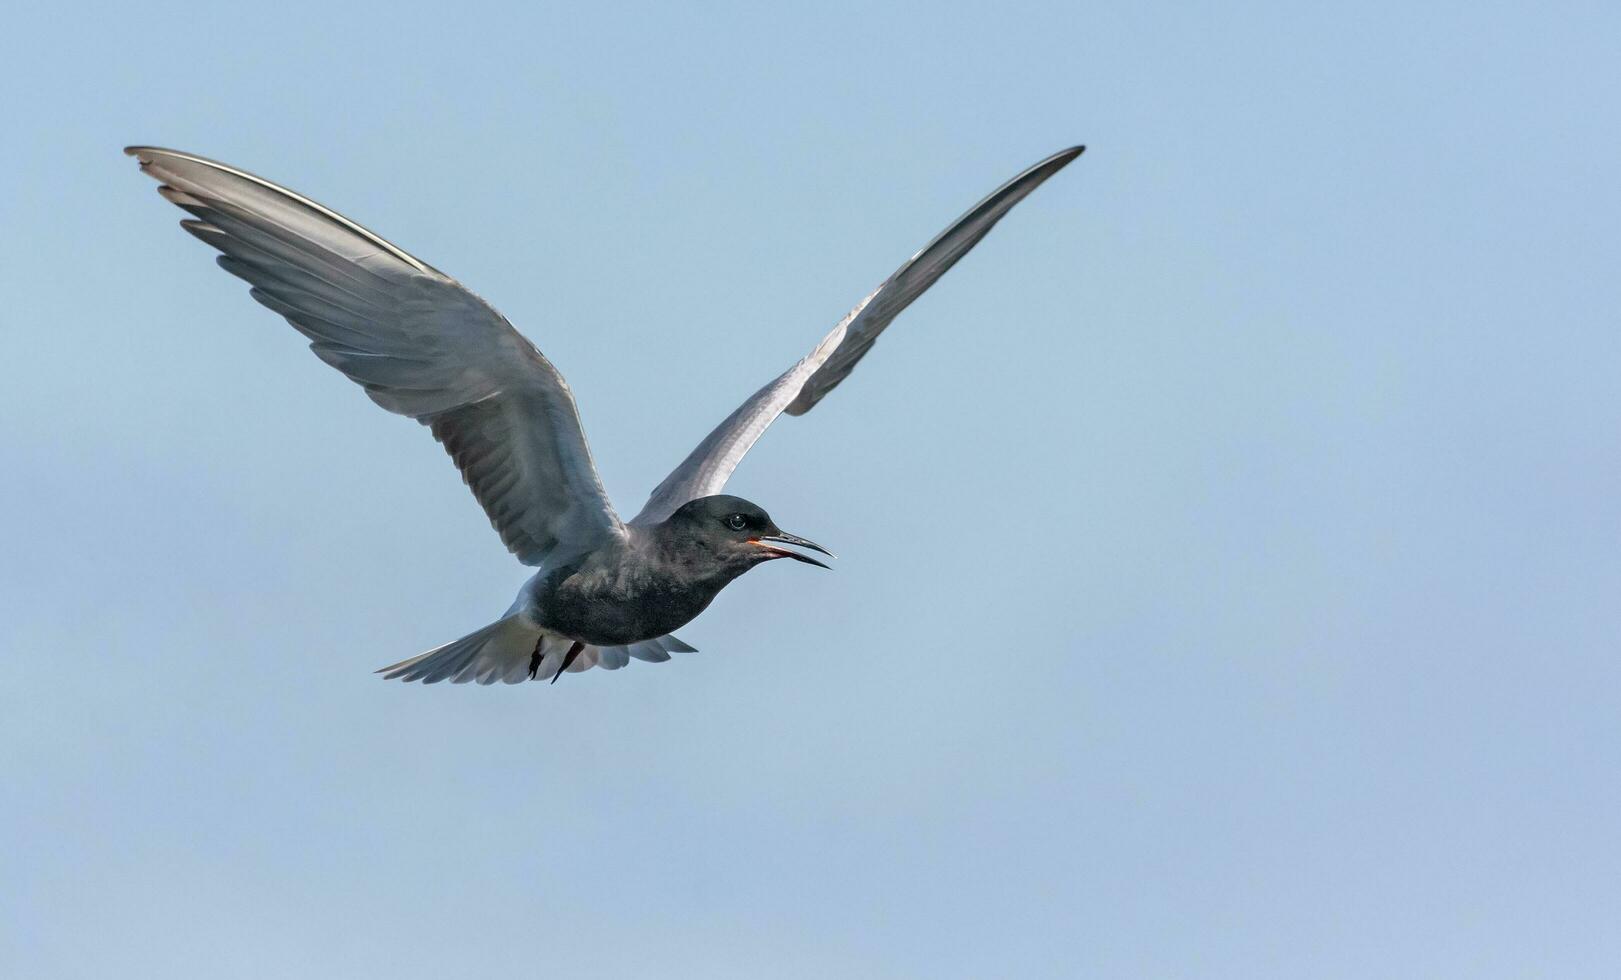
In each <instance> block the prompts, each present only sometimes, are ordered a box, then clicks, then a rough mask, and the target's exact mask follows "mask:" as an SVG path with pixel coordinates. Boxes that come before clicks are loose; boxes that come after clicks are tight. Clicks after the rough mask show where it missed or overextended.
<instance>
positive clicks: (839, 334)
mask: <svg viewBox="0 0 1621 980" xmlns="http://www.w3.org/2000/svg"><path fill="white" fill-rule="evenodd" d="M1085 149H1086V148H1085V147H1084V146H1072V147H1070V148H1069V149H1067V150H1063V151H1060V152H1058V153H1054V154H1053V155H1052V156H1050V157H1048V158H1047V159H1045V160H1043V161H1041V162H1040V163H1038V164H1036V165H1035V166H1033V167H1031V168H1030V169H1028V170H1026V171H1025V172H1024V173H1021V174H1019V175H1018V176H1017V177H1014V178H1013V179H1012V180H1010V181H1008V182H1007V183H1005V184H1003V185H1002V186H1001V187H998V188H997V189H996V190H995V191H993V192H991V194H990V196H989V197H987V198H985V199H984V200H983V201H980V202H979V203H978V204H976V205H974V206H973V207H972V208H970V209H969V211H968V213H967V214H964V215H963V216H962V217H960V218H958V219H957V220H956V221H955V222H953V223H952V225H951V227H949V228H947V229H946V230H945V231H943V232H941V233H940V235H939V236H938V237H936V238H935V239H934V241H932V242H930V243H929V244H927V245H925V246H923V249H922V251H920V252H918V253H917V254H916V255H914V256H912V257H911V258H910V259H908V260H907V261H906V264H904V265H902V266H901V267H900V268H899V269H897V270H895V274H894V275H892V276H890V277H889V278H888V279H886V280H884V282H883V284H882V285H880V286H879V287H878V288H877V289H875V290H873V291H872V293H870V294H869V295H868V296H867V298H866V299H863V300H862V301H861V302H860V303H858V304H856V308H855V309H853V310H851V311H850V312H849V314H848V315H846V316H845V318H844V319H843V320H840V321H839V323H838V325H837V326H835V327H834V328H833V331H832V332H831V333H829V334H828V335H827V336H826V337H823V338H822V342H821V343H820V344H818V345H817V346H816V349H815V350H813V351H811V352H810V354H809V355H808V356H806V357H805V358H804V359H803V360H801V361H800V362H799V363H797V364H795V365H794V366H793V367H791V368H789V369H788V370H787V371H786V372H784V373H783V374H782V375H780V376H779V377H778V378H777V379H776V380H775V381H772V382H771V383H770V384H768V385H766V386H765V387H764V388H761V389H760V390H759V391H757V392H755V393H754V395H753V396H751V397H750V398H749V400H748V401H746V402H744V403H743V404H742V405H741V406H739V407H738V409H737V411H735V412H733V413H732V414H731V415H729V416H727V418H726V421H724V422H722V423H721V424H720V425H719V426H718V427H716V429H715V431H713V432H711V433H710V434H709V435H708V437H707V438H705V439H704V441H703V442H701V443H699V444H698V448H697V449H694V450H693V451H692V453H691V455H689V456H688V457H687V458H686V459H685V460H683V461H682V462H681V465H680V466H677V467H676V468H675V471H674V472H672V473H671V474H670V475H669V476H667V477H665V478H664V482H663V483H660V484H659V485H658V487H657V489H655V490H654V491H653V494H652V496H651V497H650V498H649V499H648V501H647V506H645V507H643V508H642V511H641V513H639V514H637V515H636V516H635V517H634V518H632V519H631V523H632V524H656V523H658V522H659V521H662V520H664V519H665V518H666V517H669V516H670V515H671V514H673V513H675V511H676V510H677V509H679V508H680V507H681V505H682V504H684V503H686V502H687V501H689V500H696V499H697V498H699V497H707V496H709V495H710V494H714V493H719V492H720V490H721V488H722V487H724V486H725V485H726V480H727V478H729V477H730V476H731V475H732V471H733V470H735V469H737V464H738V463H739V462H741V461H742V459H743V456H744V454H746V453H747V452H748V451H749V448H750V447H752V446H753V445H754V442H755V440H756V439H759V438H760V435H761V434H762V433H763V432H765V430H766V429H767V428H768V427H769V426H770V425H771V423H772V422H774V421H776V419H777V416H778V415H781V414H782V413H783V412H787V413H788V414H789V415H803V414H805V413H806V412H808V411H810V410H811V408H812V407H813V406H814V405H815V404H816V403H817V402H819V401H821V400H822V396H824V395H826V394H827V393H828V392H830V391H832V390H833V389H834V388H835V387H837V386H838V384H839V382H841V381H843V380H844V379H845V378H846V377H847V376H848V375H849V374H850V372H851V371H852V370H853V369H854V368H855V366H856V362H857V361H859V360H861V358H862V356H863V355H865V354H866V353H867V350H868V348H870V347H872V345H873V342H874V341H876V340H877V339H878V335H879V334H881V333H883V331H884V328H885V327H887V326H889V323H890V321H891V320H893V319H895V317H896V316H897V315H899V314H900V312H901V311H902V310H904V309H906V307H907V306H909V305H911V302H912V301H913V300H915V299H917V298H918V297H919V296H921V295H923V292H924V290H926V289H928V288H929V287H930V286H932V285H934V283H935V281H936V280H938V279H939V278H940V277H941V276H943V275H945V274H946V270H947V269H950V268H951V267H952V266H953V265H956V264H957V260H958V259H960V258H962V257H963V256H964V255H967V254H968V250H969V249H971V248H973V247H974V246H975V245H977V244H979V240H980V239H982V238H984V237H985V236H986V234H988V233H989V232H990V230H991V228H993V227H995V225H996V223H997V222H998V221H1000V220H1001V219H1002V216H1003V215H1005V214H1007V213H1008V212H1009V211H1010V210H1012V209H1013V206H1014V205H1015V204H1018V203H1019V202H1020V201H1022V200H1024V198H1025V197H1026V196H1027V195H1029V193H1030V192H1031V191H1033V190H1035V189H1036V188H1037V187H1040V186H1041V183H1042V181H1044V180H1046V179H1047V178H1048V177H1051V176H1052V175H1053V174H1055V173H1057V172H1058V171H1060V170H1062V169H1064V167H1065V166H1066V165H1067V164H1068V163H1069V162H1070V161H1071V160H1074V159H1075V158H1076V157H1078V156H1080V155H1081V153H1082V151H1084V150H1085Z"/></svg>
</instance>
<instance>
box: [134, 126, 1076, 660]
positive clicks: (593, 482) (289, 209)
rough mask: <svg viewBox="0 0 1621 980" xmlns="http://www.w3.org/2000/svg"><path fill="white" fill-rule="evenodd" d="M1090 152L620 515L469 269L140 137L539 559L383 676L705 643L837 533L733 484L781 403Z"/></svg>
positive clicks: (222, 248) (991, 205)
mask: <svg viewBox="0 0 1621 980" xmlns="http://www.w3.org/2000/svg"><path fill="white" fill-rule="evenodd" d="M1084 150H1085V147H1084V146H1072V147H1069V148H1068V149H1064V150H1060V151H1059V152H1057V153H1054V154H1052V155H1051V156H1049V157H1047V158H1045V159H1043V160H1041V161H1040V162H1038V163H1036V164H1034V165H1033V166H1031V167H1029V168H1027V169H1026V170H1024V171H1022V172H1021V173H1019V174H1018V175H1017V176H1015V177H1014V178H1013V179H1011V180H1009V181H1008V182H1007V183H1005V184H1003V185H1002V186H1001V187H998V188H997V189H996V190H995V191H993V192H991V194H990V195H989V196H987V197H986V198H985V199H983V200H982V201H980V202H979V203H978V204H976V205H974V206H973V207H972V208H970V209H969V210H968V211H967V212H966V213H965V214H963V215H962V216H961V217H960V218H958V219H957V220H956V221H955V222H953V223H952V224H951V225H950V226H949V227H948V228H946V230H945V231H943V232H941V233H940V234H939V235H938V236H937V237H936V238H935V239H934V240H933V241H931V242H929V243H928V244H927V245H925V246H924V247H923V248H922V249H921V250H920V251H918V252H917V254H915V255H913V256H912V257H911V258H910V259H908V260H907V261H906V262H905V263H903V264H902V265H901V267H900V268H899V269H898V270H896V271H895V273H894V274H893V275H891V276H890V277H889V278H887V279H885V280H884V281H883V283H881V284H880V285H879V286H878V288H877V289H875V290H873V291H872V292H871V293H869V294H868V295H867V296H866V297H865V298H864V299H862V300H861V302H859V303H857V304H856V306H855V308H854V309H852V310H851V311H850V312H849V313H848V314H847V315H846V316H845V317H844V318H843V319H842V320H840V321H839V322H838V323H837V324H836V325H835V326H834V327H833V329H832V331H831V332H829V333H828V334H827V335H826V336H825V337H823V338H822V340H821V341H820V342H819V343H818V344H817V345H816V347H815V349H813V350H812V351H811V352H810V353H809V354H808V355H806V356H805V357H803V358H802V359H800V360H799V361H798V362H796V363H795V364H794V365H793V366H792V367H790V368H788V370H786V371H784V372H783V373H782V374H781V375H779V376H778V377H776V378H775V379H773V380H772V381H770V382H769V383H767V384H766V385H765V386H764V387H762V388H760V389H759V390H758V391H756V392H755V393H754V394H753V395H751V396H749V398H748V399H747V400H746V401H744V402H743V404H742V405H740V406H739V407H738V408H737V410H736V411H734V412H733V413H732V414H731V415H729V416H727V417H726V419H725V420H724V421H722V422H721V423H720V425H718V426H717V427H716V428H715V429H714V431H712V432H710V433H709V435H708V436H707V437H705V438H704V440H703V441H702V442H700V443H699V444H698V446H697V447H696V448H695V449H693V450H692V452H691V453H690V454H688V455H687V457H686V458H685V459H684V460H683V461H682V462H681V464H680V465H679V466H677V467H676V468H675V470H673V471H672V472H671V473H670V475H669V476H667V477H666V478H665V479H664V481H663V482H662V483H660V484H659V485H658V486H657V487H656V488H654V490H653V492H652V494H651V495H650V496H649V497H648V500H647V503H646V504H645V505H644V506H643V507H642V509H641V511H640V512H639V513H638V514H636V516H635V517H633V518H631V519H630V520H629V521H622V520H621V519H620V518H619V516H618V514H617V513H616V512H615V510H614V507H613V505H612V504H611V503H610V502H609V500H608V496H607V493H606V492H605V491H604V490H603V486H602V481H601V479H600V478H599V477H598V475H597V470H596V465H595V462H594V461H593V459H592V455H591V450H590V448H589V446H588V445H587V444H586V438H585V432H584V430H583V429H582V427H581V422H580V414H579V410H578V408H577V407H576V404H575V401H574V395H573V393H572V391H571V390H570V389H569V386H568V383H567V382H565V381H564V380H563V376H562V374H560V373H559V372H558V370H557V369H556V368H555V367H553V366H552V363H551V362H550V361H549V360H547V359H546V356H545V355H544V354H542V353H541V352H540V349H539V348H538V347H536V346H535V345H534V344H533V343H532V342H530V341H529V340H528V339H527V338H525V337H524V336H523V335H522V334H520V333H519V332H518V331H517V330H516V329H515V328H514V327H513V326H512V324H511V323H509V322H508V321H507V319H506V318H505V317H503V316H502V315H501V314H500V313H498V312H496V310H495V308H494V307H492V306H490V305H489V304H488V303H486V302H485V301H484V300H483V299H481V298H479V297H478V296H476V295H474V294H473V293H472V292H471V291H470V290H468V289H467V287H465V286H463V285H462V284H461V283H460V282H458V281H457V280H455V279H453V278H451V277H450V276H448V275H446V274H445V273H443V272H440V271H439V270H438V269H435V268H433V267H432V266H430V265H428V264H427V263H425V262H423V261H422V260H420V259H418V258H416V257H415V256H413V255H411V254H409V253H408V252H406V251H404V250H403V249H401V248H399V247H398V246H396V245H393V244H391V243H390V242H388V241H386V240H384V239H383V238H382V237H380V236H379V235H377V234H375V233H373V232H371V231H368V230H366V229H365V228H363V227H361V226H360V225H358V224H356V223H355V222H353V221H351V220H349V219H348V218H345V217H344V216H343V215H341V214H339V213H338V212H336V211H333V210H331V209H330V208H327V207H325V206H323V205H321V204H317V203H316V202H315V201H313V200H311V199H309V198H307V197H305V196H303V195H301V194H298V193H296V192H294V191H292V190H289V189H287V188H285V187H282V186H280V185H278V184H275V183H272V182H271V181H268V180H265V179H264V178H262V177H257V176H255V175H253V174H251V173H249V172H247V171H246V170H242V169H239V168H237V167H232V166H229V165H227V164H224V163H220V162H218V161H215V160H210V159H208V158H206V157H201V156H197V155H195V154H191V153H183V152H180V151H178V150H170V149H163V148H161V147H155V146H131V147H126V148H125V151H124V152H125V153H127V154H129V155H130V156H133V157H134V158H135V159H136V160H137V161H138V162H139V164H140V169H141V170H142V171H143V172H144V173H145V174H146V175H147V176H149V177H152V178H155V179H156V180H157V181H158V182H159V184H160V186H159V187H158V193H159V194H161V195H162V196H163V197H164V198H165V199H166V200H168V201H170V202H171V203H173V204H175V205H177V206H179V207H180V208H181V209H183V210H185V211H187V212H189V213H190V214H191V217H190V218H187V219H184V220H182V221H181V222H180V224H181V226H182V227H184V228H185V230H186V231H188V232H190V233H191V234H192V235H194V236H195V237H197V238H199V239H201V240H202V241H203V242H205V243H207V244H208V245H210V246H212V247H213V248H214V249H216V250H217V251H218V252H219V253H220V254H219V255H218V256H217V257H216V259H215V261H216V262H217V263H218V264H219V265H220V267H221V268H223V269H224V270H225V271H226V272H229V273H231V274H232V275H234V276H236V277H238V278H240V279H243V280H245V281H246V282H247V283H248V285H249V287H250V289H249V295H251V296H252V297H253V298H254V299H255V300H257V301H258V302H259V303H261V304H263V305H264V306H266V307H269V308H270V309H271V310H273V311H275V312H276V313H279V314H281V316H282V317H284V318H285V319H286V320H287V322H288V323H289V324H291V325H292V327H293V329H295V330H297V331H298V332H299V333H301V334H303V335H304V337H305V338H307V339H308V340H309V346H310V349H311V350H312V351H313V352H314V353H315V356H316V357H318V358H320V359H321V360H322V361H324V362H326V363H327V364H329V365H331V366H332V367H334V368H336V369H338V371H340V372H342V373H343V374H344V375H346V376H347V377H348V378H349V379H350V380H351V381H354V382H355V383H356V384H359V385H360V386H361V387H362V388H363V389H364V390H365V392H366V394H367V395H368V396H369V397H370V398H371V400H372V401H374V402H376V403H377V404H378V405H379V406H381V407H382V408H384V409H386V410H387V411H389V412H393V413H395V414H398V415H404V416H407V417H409V418H412V419H415V420H416V421H417V422H419V423H421V424H422V425H424V426H426V427H428V429H429V430H430V431H431V432H432V434H433V437H434V438H435V439H436V440H438V441H439V442H440V443H441V444H442V445H443V446H444V448H445V450H446V451H447V452H448V453H449V454H450V457H451V459H452V460H453V461H454V463H455V465H456V467H457V468H458V469H459V470H460V471H461V474H462V478H463V480H464V481H465V482H466V483H467V485H468V487H469V488H470V489H471V490H472V492H473V496H474V497H475V498H477V500H478V502H479V504H480V505H481V506H482V507H483V509H484V512H485V514H486V515H487V516H488V517H489V519H490V523H491V525H492V526H493V527H494V528H495V530H496V532H497V533H499V534H500V536H501V540H502V542H503V543H504V544H505V545H506V546H507V548H508V549H509V550H510V551H511V552H512V554H513V555H514V556H515V557H516V558H517V560H518V561H519V562H521V563H522V564H524V565H526V566H530V567H533V568H534V569H535V571H534V573H533V574H532V575H531V576H530V577H529V578H528V580H526V581H525V582H524V584H523V586H522V587H521V588H520V589H519V590H518V595H517V598H516V599H514V600H513V602H512V605H511V606H510V607H509V608H508V609H507V611H506V613H505V614H504V615H502V616H501V618H499V619H497V620H495V621H494V622H492V623H490V624H489V625H487V626H484V627H482V628H480V629H477V630H475V631H473V632H472V633H469V634H467V635H466V636H463V637H461V638H460V639H457V640H453V641H451V642H449V643H445V644H442V645H440V646H437V647H434V648H433V649H431V650H428V651H427V652H426V653H422V654H419V655H417V656H414V657H411V658H409V659H406V660H402V661H400V662H399V663H395V664H390V665H388V666H386V667H382V668H380V669H379V670H378V671H377V673H379V674H382V675H383V677H384V678H386V679H396V680H401V681H421V682H424V683H428V684H433V683H436V682H439V681H446V680H448V681H452V682H456V683H465V682H469V681H476V682H478V683H480V684H492V683H495V682H497V681H500V682H503V683H507V684H517V683H522V682H524V681H530V680H539V679H542V678H548V677H549V678H550V682H551V683H554V684H555V683H556V682H557V678H558V677H560V676H562V674H563V673H564V672H571V673H572V672H579V671H583V670H587V669H589V668H591V667H602V668H605V669H607V670H617V669H619V668H621V667H624V666H626V665H627V664H628V663H629V662H630V661H631V660H633V659H634V660H641V661H646V662H654V663H658V662H663V661H667V660H669V659H671V657H670V655H671V654H672V653H691V652H695V648H694V647H692V646H690V645H688V644H686V643H684V642H682V641H681V640H679V639H677V638H676V637H675V635H674V632H675V631H676V630H678V629H681V628H682V627H684V626H686V625H687V624H688V623H689V622H691V621H692V620H693V619H694V618H695V617H697V616H698V614H700V613H701V612H703V611H704V609H705V608H707V607H708V606H709V604H710V602H711V601H713V600H714V598H715V597H716V595H718V594H719V593H720V591H721V590H722V589H724V588H725V587H726V586H727V585H728V584H730V583H731V582H732V581H734V580H736V579H737V578H738V577H739V576H741V575H742V574H743V573H745V572H747V571H749V570H750V569H752V568H755V567H757V566H759V565H763V564H765V563H767V562H772V561H778V560H782V559H790V560H793V561H797V562H803V563H805V564H809V565H814V566H818V567H821V568H828V567H830V566H828V565H827V564H826V563H825V562H823V561H820V560H819V559H817V558H815V557H812V554H811V553H816V554H821V555H824V556H826V557H829V558H831V557H833V555H832V553H831V552H829V551H828V550H827V549H825V548H823V547H822V546H821V545H818V544H816V543H815V542H813V541H810V540H808V539H806V538H802V537H799V536H797V535H794V534H789V533H788V532H786V531H784V530H782V529H781V528H780V527H778V526H777V525H776V523H775V522H774V521H773V520H772V519H771V516H770V515H769V514H768V513H766V511H765V510H764V509H763V508H761V507H760V506H758V505H757V504H754V503H752V502H750V501H748V500H744V499H742V498H741V497H736V496H732V495H730V494H725V493H723V492H722V490H723V489H724V487H725V485H726V481H727V479H728V478H729V477H730V476H731V474H732V471H733V470H735V469H736V468H737V465H738V463H739V461H741V460H742V458H743V456H744V454H745V453H747V452H748V451H749V449H750V448H751V447H753V445H754V443H755V441H756V440H757V439H759V438H760V436H761V434H763V433H764V432H765V430H766V428H767V427H769V426H770V425H771V424H772V422H774V421H775V420H776V419H777V418H778V417H779V416H781V415H783V414H787V415H793V416H798V415H803V414H805V413H806V412H808V411H810V410H811V409H812V408H813V407H815V406H816V404H817V403H818V402H820V401H821V400H822V398H824V397H825V396H826V395H827V394H828V392H830V391H832V390H833V389H834V388H836V387H838V385H839V384H840V383H842V382H843V381H844V379H845V378H846V377H848V376H849V374H850V372H851V371H852V370H853V369H854V368H855V366H856V364H857V362H859V361H860V360H861V359H862V357H864V356H865V355H866V353H867V351H868V350H869V349H871V348H872V346H873V344H874V343H875V342H876V341H877V340H878V337H879V335H880V334H882V333H883V331H884V329H885V328H886V327H888V326H889V324H890V322H891V321H893V320H894V319H895V317H896V316H897V315H898V314H899V313H900V312H901V311H902V310H904V309H905V308H906V307H907V306H908V305H910V304H911V303H912V301H913V300H915V299H917V298H918V296H920V295H922V293H923V292H924V291H925V290H927V289H928V288H929V287H930V286H932V285H934V283H935V282H936V281H937V280H939V278H940V277H941V276H942V275H944V274H945V273H946V271H947V270H949V269H950V268H951V267H952V266H953V265H955V264H956V262H957V261H958V260H959V259H961V258H962V257H963V256H964V255H965V254H967V253H968V251H969V250H970V249H972V248H973V247H974V246H975V245H977V244H978V243H979V242H980V240H981V239H983V238H984V237H985V235H986V234H988V233H989V232H990V230H991V228H992V227H993V226H994V225H995V224H996V223H997V222H998V221H1000V220H1001V219H1002V217H1003V216H1004V215H1006V214H1007V213H1008V211H1010V210H1011V209H1012V208H1013V206H1014V205H1016V204H1018V203H1019V202H1020V201H1021V200H1023V199H1024V198H1025V197H1026V196H1027V195H1029V194H1030V193H1031V192H1032V191H1034V190H1035V189H1036V188H1037V187H1038V186H1040V185H1041V184H1042V183H1043V182H1044V181H1046V180H1047V179H1048V178H1049V177H1051V176H1053V175H1054V174H1056V173H1057V172H1058V171H1060V170H1062V169H1063V168H1064V167H1065V166H1067V165H1068V164H1069V163H1070V162H1071V161H1073V160H1074V159H1076V158H1077V157H1079V156H1080V155H1081V153H1082V152H1083V151H1084Z"/></svg>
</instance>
